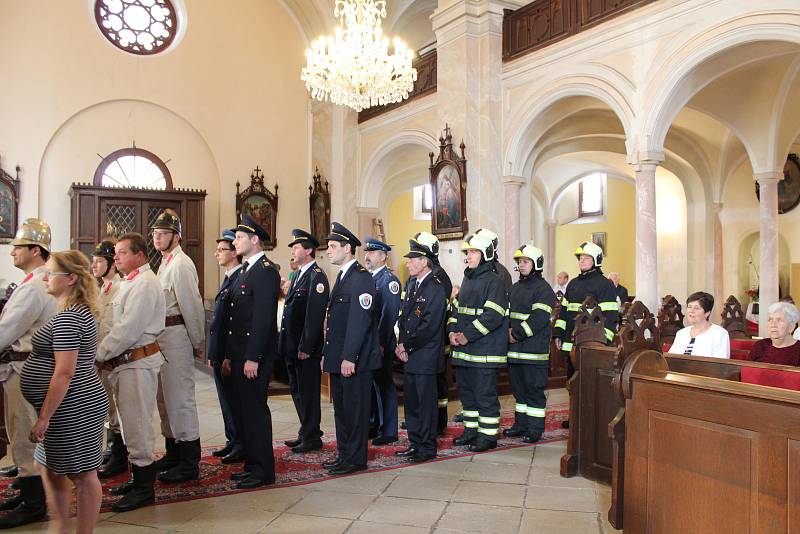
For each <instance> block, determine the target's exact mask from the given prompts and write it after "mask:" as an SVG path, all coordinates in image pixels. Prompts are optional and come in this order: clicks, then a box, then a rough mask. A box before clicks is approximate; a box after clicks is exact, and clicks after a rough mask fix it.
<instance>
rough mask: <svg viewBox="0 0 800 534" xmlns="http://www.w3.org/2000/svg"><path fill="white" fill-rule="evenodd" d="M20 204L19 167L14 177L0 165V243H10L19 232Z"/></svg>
mask: <svg viewBox="0 0 800 534" xmlns="http://www.w3.org/2000/svg"><path fill="white" fill-rule="evenodd" d="M18 204H19V167H17V177H16V178H12V176H11V175H10V174H8V173H7V172H6V171H5V170H3V168H2V166H0V243H8V242H10V241H11V240H12V239H13V238H14V235H15V234H16V232H17V206H18Z"/></svg>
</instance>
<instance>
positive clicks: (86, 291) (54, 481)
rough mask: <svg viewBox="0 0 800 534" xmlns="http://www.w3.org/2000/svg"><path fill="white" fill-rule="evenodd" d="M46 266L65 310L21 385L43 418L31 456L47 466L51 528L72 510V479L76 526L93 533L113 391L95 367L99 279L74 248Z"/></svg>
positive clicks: (41, 338) (38, 343) (46, 329)
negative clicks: (107, 389)
mask: <svg viewBox="0 0 800 534" xmlns="http://www.w3.org/2000/svg"><path fill="white" fill-rule="evenodd" d="M45 267H46V269H47V271H46V273H45V276H44V278H43V280H44V282H45V284H46V285H47V292H48V293H49V294H51V295H53V296H54V297H55V298H56V300H57V301H58V304H59V310H60V311H59V312H58V313H57V314H56V315H54V316H53V317H52V319H50V321H48V322H47V323H46V324H45V325H44V326H42V327H41V328H40V329H39V330H38V331H37V332H36V333H35V334H34V335H33V339H32V344H33V351H32V352H31V355H30V356H29V357H28V361H27V362H25V367H24V368H23V370H22V376H21V379H20V385H21V389H22V394H23V395H24V396H25V398H26V399H27V400H28V402H30V403H31V404H32V405H33V407H34V408H36V412H37V414H38V416H39V417H38V420H37V421H36V423H35V424H34V425H33V428H32V429H31V433H30V440H31V441H32V442H34V443H37V444H38V445H37V447H36V451H35V453H34V459H35V460H36V462H37V463H39V464H41V465H42V466H43V469H42V471H43V472H42V478H43V479H44V481H45V492H46V494H47V498H48V504H49V508H50V513H51V519H53V521H54V522H55V523H56V524H55V525H54V526H55V527H56V528H55V529H54V530H56V531H58V532H61V530H63V528H64V522H65V521H66V520H67V518H69V516H70V502H71V500H72V485H73V484H74V485H75V488H76V490H77V501H78V525H77V529H76V532H79V533H82V532H92V530H93V528H94V525H95V523H96V522H97V517H98V514H99V511H100V500H101V497H102V491H101V487H100V481H99V480H98V478H97V468H98V466H100V462H101V461H102V458H103V454H102V445H103V423H104V421H105V418H106V414H107V412H108V397H107V396H106V393H105V391H104V390H103V386H102V384H101V383H100V379H99V377H98V376H97V371H96V370H95V367H94V356H95V350H96V347H97V327H96V319H95V318H96V317H97V315H98V313H99V309H98V308H99V304H98V288H97V282H96V281H95V279H94V277H93V276H92V274H91V273H90V272H89V261H88V259H87V258H86V256H84V255H83V254H82V253H81V252H78V251H76V250H69V251H66V252H56V253H54V254H52V255H51V256H50V259H49V260H48V261H47V264H46V265H45Z"/></svg>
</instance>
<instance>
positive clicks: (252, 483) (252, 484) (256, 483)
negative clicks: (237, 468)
mask: <svg viewBox="0 0 800 534" xmlns="http://www.w3.org/2000/svg"><path fill="white" fill-rule="evenodd" d="M272 484H275V481H274V480H272V481H270V480H261V479H260V478H245V479H244V480H242V481H240V482H239V483H238V484H236V489H253V488H260V487H261V486H270V485H272Z"/></svg>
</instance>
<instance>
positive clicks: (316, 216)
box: [311, 195, 330, 244]
mask: <svg viewBox="0 0 800 534" xmlns="http://www.w3.org/2000/svg"><path fill="white" fill-rule="evenodd" d="M329 220H330V216H329V213H327V209H326V208H325V200H324V199H323V198H322V195H317V198H315V199H314V205H313V206H312V208H311V234H312V235H313V236H314V237H315V238H316V239H317V241H318V242H319V243H320V244H322V243H325V242H326V241H325V238H326V237H327V236H328V227H329V226H330V223H329Z"/></svg>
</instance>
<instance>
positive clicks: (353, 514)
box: [2, 371, 617, 534]
mask: <svg viewBox="0 0 800 534" xmlns="http://www.w3.org/2000/svg"><path fill="white" fill-rule="evenodd" d="M548 395H549V399H550V401H551V402H566V399H567V395H566V391H565V390H553V391H550V392H548ZM197 402H198V411H199V413H200V428H201V434H202V441H203V444H204V445H213V444H221V443H224V441H225V437H224V434H223V427H222V418H221V415H220V410H219V404H218V403H217V398H216V391H215V389H214V383H213V380H212V379H211V377H210V376H208V375H206V374H204V373H202V372H200V371H198V372H197ZM269 404H270V408H271V410H272V420H273V431H274V436H275V439H288V438H291V437H293V436H294V435H295V433H296V431H297V426H296V425H297V418H296V415H295V412H294V406H293V405H292V402H291V399H289V398H288V397H276V398H272V399H270V401H269ZM502 404H503V407H504V409H508V408H509V407H511V408H513V404H514V401H513V398H511V397H504V398H503V399H502ZM449 409H450V412H451V414H455V413H456V412H457V411H458V410H459V409H460V407H459V405H458V403H451V405H450V408H449ZM155 419H156V420H155V421H154V425H155V427H156V435H159V434H160V431H159V430H158V428H159V426H158V424H159V423H158V418H157V417H156V418H155ZM322 423H323V430H324V431H325V432H326V433H327V432H333V430H334V428H333V407H332V405H330V404H328V403H327V402H323V417H322ZM565 447H566V442H558V443H550V444H544V445H539V446H530V447H522V448H517V449H512V450H507V451H502V452H493V453H487V454H482V455H477V456H472V457H467V458H454V459H450V460H444V461H440V462H434V463H427V464H422V465H419V466H414V467H408V468H403V469H395V470H390V471H381V472H377V473H366V474H360V475H355V476H350V477H344V478H338V479H332V480H329V481H322V482H316V483H313V484H307V485H303V486H296V487H292V488H283V489H274V490H265V491H255V492H250V493H244V494H238V495H228V496H223V497H217V498H211V499H201V500H195V501H189V502H182V503H176V504H167V505H161V506H151V507H147V508H143V509H139V510H135V511H133V512H128V513H125V514H113V513H106V514H102V515H101V518H100V521H99V523H98V525H97V528H96V532H98V533H104V532H108V533H111V532H113V533H114V534H139V533H142V534H145V533H146V534H156V533H173V532H203V533H206V534H212V533H216V532H235V533H236V534H250V533H260V532H264V533H270V534H278V533H284V532H285V533H293V534H294V533H304V532H308V533H314V534H318V533H325V534H328V533H331V534H333V533H344V532H346V533H348V534H360V533H369V534H374V533H375V532H380V533H381V534H414V533H436V534H457V533H461V532H482V533H499V534H506V533H516V532H519V533H525V534H534V533H535V534H583V533H587V534H610V533H612V532H617V531H616V530H614V529H613V528H612V527H611V525H609V523H608V522H607V520H606V513H607V511H608V507H609V504H610V499H611V492H610V489H609V488H608V487H606V486H604V485H601V484H596V483H594V482H591V481H588V480H585V479H581V478H573V479H564V478H561V476H559V474H558V470H559V459H560V457H561V454H562V453H563V451H564V449H565ZM9 461H10V460H9V459H5V460H4V461H3V462H2V463H3V464H7V463H8V462H9ZM47 529H48V524H47V523H39V524H36V525H33V526H28V527H22V528H19V529H16V530H13V531H9V532H46V531H47Z"/></svg>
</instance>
